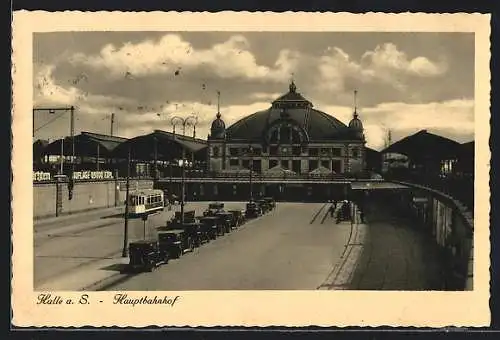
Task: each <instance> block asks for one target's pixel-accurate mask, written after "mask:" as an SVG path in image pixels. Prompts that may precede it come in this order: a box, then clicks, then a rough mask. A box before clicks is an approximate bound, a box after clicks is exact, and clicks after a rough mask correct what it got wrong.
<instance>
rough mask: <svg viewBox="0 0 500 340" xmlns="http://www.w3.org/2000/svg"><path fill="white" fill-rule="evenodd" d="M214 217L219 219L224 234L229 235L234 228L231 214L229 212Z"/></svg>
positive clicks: (219, 213)
mask: <svg viewBox="0 0 500 340" xmlns="http://www.w3.org/2000/svg"><path fill="white" fill-rule="evenodd" d="M215 216H217V217H218V218H219V222H220V223H221V224H222V225H223V228H224V232H226V233H229V232H230V231H231V229H233V228H235V222H234V218H233V214H231V213H230V212H218V213H217V214H216V215H215Z"/></svg>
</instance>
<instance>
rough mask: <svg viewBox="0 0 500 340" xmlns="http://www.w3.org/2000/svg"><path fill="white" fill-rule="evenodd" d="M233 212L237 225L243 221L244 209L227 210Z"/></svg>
mask: <svg viewBox="0 0 500 340" xmlns="http://www.w3.org/2000/svg"><path fill="white" fill-rule="evenodd" d="M229 212H230V213H231V214H233V218H234V221H235V225H236V227H239V226H240V225H242V224H243V223H245V211H244V210H229Z"/></svg>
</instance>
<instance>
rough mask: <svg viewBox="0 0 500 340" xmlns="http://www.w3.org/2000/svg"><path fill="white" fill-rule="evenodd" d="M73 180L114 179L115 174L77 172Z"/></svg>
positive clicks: (109, 172)
mask: <svg viewBox="0 0 500 340" xmlns="http://www.w3.org/2000/svg"><path fill="white" fill-rule="evenodd" d="M73 179H74V180H85V179H113V173H112V172H111V171H75V172H74V173H73Z"/></svg>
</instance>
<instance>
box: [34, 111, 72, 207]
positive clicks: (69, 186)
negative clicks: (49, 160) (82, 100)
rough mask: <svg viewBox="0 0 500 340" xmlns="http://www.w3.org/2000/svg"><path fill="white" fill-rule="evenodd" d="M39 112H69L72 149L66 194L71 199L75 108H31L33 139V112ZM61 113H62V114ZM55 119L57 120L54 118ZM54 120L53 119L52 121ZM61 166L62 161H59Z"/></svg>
mask: <svg viewBox="0 0 500 340" xmlns="http://www.w3.org/2000/svg"><path fill="white" fill-rule="evenodd" d="M39 111H46V112H49V113H50V114H54V113H56V111H64V112H67V111H69V112H70V126H69V129H70V136H71V148H72V156H71V174H70V176H69V181H68V194H69V199H71V198H72V197H73V186H74V182H73V173H74V172H75V107H74V106H68V107H49V108H36V107H34V108H33V137H35V112H39ZM64 112H63V113H64ZM56 119H57V118H56ZM54 120H55V119H54ZM61 143H64V138H63V139H62V141H61ZM61 164H62V160H61Z"/></svg>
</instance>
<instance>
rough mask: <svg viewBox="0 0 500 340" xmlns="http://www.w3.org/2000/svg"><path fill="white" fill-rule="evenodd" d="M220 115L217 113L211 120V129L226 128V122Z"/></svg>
mask: <svg viewBox="0 0 500 340" xmlns="http://www.w3.org/2000/svg"><path fill="white" fill-rule="evenodd" d="M220 117H221V115H220V113H217V118H216V119H215V120H214V121H213V122H212V128H211V130H222V129H225V128H226V124H225V123H224V121H223V120H222V119H221V118H220Z"/></svg>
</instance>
